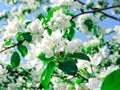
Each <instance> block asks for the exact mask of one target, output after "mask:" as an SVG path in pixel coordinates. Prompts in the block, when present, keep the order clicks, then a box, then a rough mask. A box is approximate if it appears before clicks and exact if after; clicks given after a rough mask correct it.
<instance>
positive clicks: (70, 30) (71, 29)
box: [63, 21, 76, 41]
mask: <svg viewBox="0 0 120 90" xmlns="http://www.w3.org/2000/svg"><path fill="white" fill-rule="evenodd" d="M70 22H71V26H70V27H68V28H67V29H66V30H65V32H64V35H63V38H67V39H68V40H69V41H71V40H72V38H73V37H74V35H75V30H74V27H75V26H76V25H75V22H74V21H70Z"/></svg>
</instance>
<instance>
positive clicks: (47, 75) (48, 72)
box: [41, 62, 56, 88]
mask: <svg viewBox="0 0 120 90" xmlns="http://www.w3.org/2000/svg"><path fill="white" fill-rule="evenodd" d="M55 66H56V65H55V63H54V62H49V63H48V65H47V67H46V69H45V70H44V71H43V73H42V75H41V84H42V86H43V87H44V88H47V87H48V86H49V83H50V80H51V76H52V73H53V72H54V69H55Z"/></svg>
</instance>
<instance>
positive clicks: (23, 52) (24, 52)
mask: <svg viewBox="0 0 120 90" xmlns="http://www.w3.org/2000/svg"><path fill="white" fill-rule="evenodd" d="M17 48H18V50H19V52H20V53H21V55H22V56H23V57H25V56H26V55H27V53H28V49H27V47H26V46H24V45H18V46H17Z"/></svg>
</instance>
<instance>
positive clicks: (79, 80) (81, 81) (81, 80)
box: [75, 78, 84, 85]
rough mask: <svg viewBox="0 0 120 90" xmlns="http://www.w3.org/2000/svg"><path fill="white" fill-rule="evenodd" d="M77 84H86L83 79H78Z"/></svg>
mask: <svg viewBox="0 0 120 90" xmlns="http://www.w3.org/2000/svg"><path fill="white" fill-rule="evenodd" d="M75 82H76V83H77V84H78V85H79V84H81V83H83V82H84V79H83V78H78V79H77V80H76V81H75Z"/></svg>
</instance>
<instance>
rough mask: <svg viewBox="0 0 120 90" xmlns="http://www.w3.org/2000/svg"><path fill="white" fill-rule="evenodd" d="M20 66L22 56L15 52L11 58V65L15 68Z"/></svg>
mask: <svg viewBox="0 0 120 90" xmlns="http://www.w3.org/2000/svg"><path fill="white" fill-rule="evenodd" d="M19 64H20V56H19V54H18V53H17V52H16V51H15V52H13V54H12V56H11V65H12V66H13V67H18V66H19Z"/></svg>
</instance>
